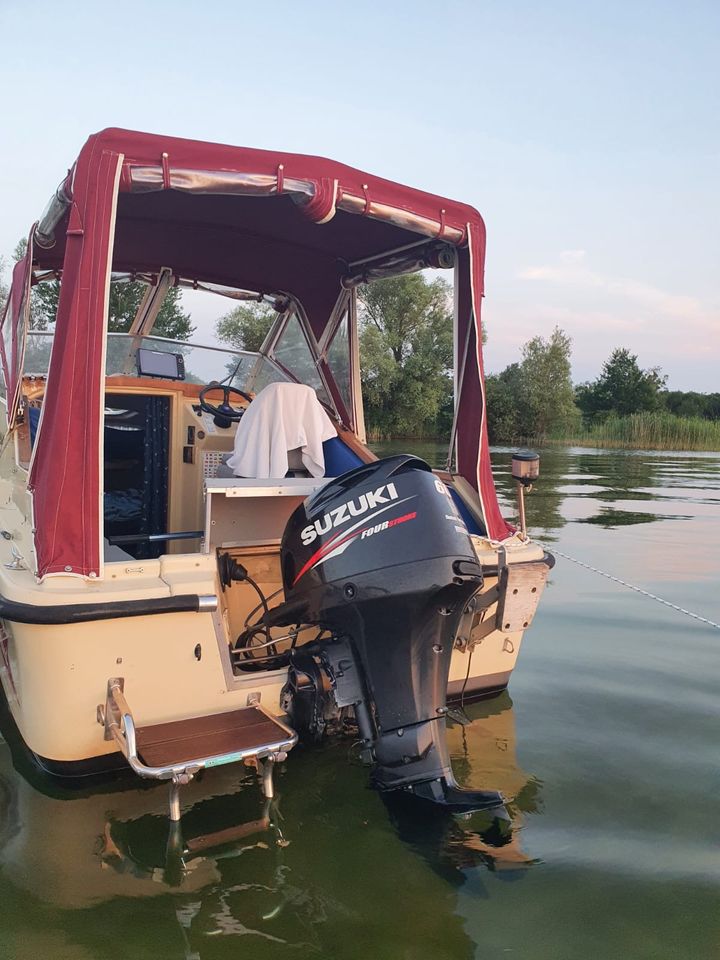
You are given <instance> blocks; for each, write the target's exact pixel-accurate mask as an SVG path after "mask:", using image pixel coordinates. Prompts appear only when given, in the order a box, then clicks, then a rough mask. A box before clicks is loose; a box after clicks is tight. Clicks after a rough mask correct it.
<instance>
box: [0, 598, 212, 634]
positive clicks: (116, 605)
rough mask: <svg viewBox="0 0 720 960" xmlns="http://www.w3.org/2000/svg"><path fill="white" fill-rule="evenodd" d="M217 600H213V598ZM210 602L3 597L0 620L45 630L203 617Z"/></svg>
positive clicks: (0, 599)
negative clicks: (40, 600)
mask: <svg viewBox="0 0 720 960" xmlns="http://www.w3.org/2000/svg"><path fill="white" fill-rule="evenodd" d="M212 599H213V600H214V599H215V598H214V597H213V598H212ZM209 600H210V598H207V600H206V598H205V597H200V596H198V594H192V593H187V594H180V595H178V596H175V597H153V598H149V599H143V600H115V601H113V602H112V603H69V604H53V605H51V604H42V605H41V604H34V603H17V602H16V601H14V600H6V599H5V597H3V596H0V618H2V619H3V620H10V621H12V622H13V623H37V624H43V625H46V626H51V625H57V624H66V623H90V622H92V621H93V620H114V619H116V618H117V617H149V616H154V615H156V614H160V613H204V612H206V611H210V610H212V609H213V607H212V605H211V604H209V603H208V601H209Z"/></svg>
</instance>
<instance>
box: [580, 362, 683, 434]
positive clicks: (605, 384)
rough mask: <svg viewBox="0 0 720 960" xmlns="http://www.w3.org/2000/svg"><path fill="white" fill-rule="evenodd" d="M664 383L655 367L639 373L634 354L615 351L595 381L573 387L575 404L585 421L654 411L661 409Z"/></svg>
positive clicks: (664, 377) (660, 372)
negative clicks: (575, 388) (574, 389)
mask: <svg viewBox="0 0 720 960" xmlns="http://www.w3.org/2000/svg"><path fill="white" fill-rule="evenodd" d="M666 381H667V377H666V376H664V375H663V374H662V371H661V370H660V368H659V367H652V368H650V369H649V370H642V369H641V368H640V366H639V365H638V362H637V356H636V355H635V354H634V353H630V351H629V350H627V349H625V348H624V347H618V349H616V350H613V352H612V353H611V354H610V356H609V357H608V359H607V360H606V361H605V363H604V364H603V368H602V372H601V374H600V376H599V377H598V379H597V380H594V381H592V382H591V383H581V384H580V385H579V386H578V387H577V390H576V399H577V404H578V406H579V407H580V409H581V410H582V412H583V414H584V416H585V417H586V418H587V419H588V420H604V419H605V418H606V417H608V416H610V415H615V416H618V417H624V416H627V415H629V414H631V413H642V412H644V411H647V410H657V409H658V408H659V407H661V406H662V390H663V388H664V387H665V383H666Z"/></svg>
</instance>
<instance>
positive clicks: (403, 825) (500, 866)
mask: <svg viewBox="0 0 720 960" xmlns="http://www.w3.org/2000/svg"><path fill="white" fill-rule="evenodd" d="M463 714H464V718H465V720H466V721H469V722H460V720H461V719H463ZM455 717H456V718H457V719H456V720H455V722H451V723H449V724H448V735H447V736H448V747H449V749H450V755H451V758H452V765H453V771H454V773H455V775H456V777H457V779H458V781H459V783H460V784H461V785H462V786H463V788H465V789H472V788H473V787H476V786H477V785H479V784H481V783H489V782H492V783H493V784H496V785H497V788H498V790H499V791H500V793H502V795H503V796H504V797H505V798H506V805H505V810H506V812H507V819H503V818H495V819H492V818H490V817H489V816H488V814H487V813H485V814H483V813H476V814H469V815H466V816H453V817H445V818H442V817H438V816H436V815H435V814H434V812H433V811H431V810H428V811H426V814H427V815H426V816H425V817H422V816H418V812H417V811H416V810H415V809H414V808H411V807H410V806H409V805H402V804H398V803H396V802H395V798H392V799H393V802H394V808H395V810H396V811H397V813H398V814H399V815H396V817H395V818H394V822H395V825H396V827H397V828H398V831H399V833H400V836H401V837H402V838H403V839H404V840H405V841H407V842H409V843H411V844H412V846H413V847H414V848H415V849H416V850H417V852H419V853H420V854H422V855H423V856H425V857H426V859H428V860H429V861H430V862H433V861H435V863H436V864H437V866H439V867H442V868H444V870H443V872H446V870H447V868H448V867H450V868H452V869H454V870H463V871H464V870H467V869H468V868H472V867H476V866H480V865H482V866H485V867H487V868H488V869H489V870H492V871H494V872H500V871H502V872H512V871H521V870H524V869H525V868H527V867H529V866H531V865H532V864H534V863H535V862H537V861H535V860H534V859H532V858H531V857H530V856H529V855H528V854H527V853H526V852H525V851H524V850H523V848H522V827H523V822H524V818H525V816H526V815H527V814H532V813H537V812H539V811H540V809H541V797H540V791H541V788H542V784H541V782H540V781H538V780H536V779H535V778H534V777H532V776H529V775H528V774H526V773H524V772H523V770H521V768H520V766H519V764H518V760H517V749H516V736H515V717H514V713H513V707H512V700H511V699H510V695H509V694H508V692H507V691H504V692H503V693H501V694H500V695H499V696H497V697H493V698H492V699H489V700H483V701H480V702H476V703H472V704H466V705H465V707H464V709H462V710H457V711H455Z"/></svg>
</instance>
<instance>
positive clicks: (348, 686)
mask: <svg viewBox="0 0 720 960" xmlns="http://www.w3.org/2000/svg"><path fill="white" fill-rule="evenodd" d="M281 564H282V576H283V585H284V589H285V602H284V603H282V604H281V605H280V606H278V607H275V608H273V609H271V610H270V611H269V613H267V614H266V615H265V617H264V618H263V622H264V624H265V625H266V626H268V627H270V626H280V625H289V624H296V623H304V624H317V625H318V626H319V627H321V628H322V629H323V630H326V631H329V632H330V634H331V636H330V639H328V640H320V641H315V642H314V643H311V644H305V645H303V646H301V647H299V648H297V649H295V650H294V651H293V653H292V657H291V661H290V670H289V679H288V684H287V685H286V687H285V691H284V704H285V707H286V709H287V710H288V712H289V713H290V715H291V717H292V720H293V723H294V725H295V726H296V728H298V729H299V731H300V733H301V735H303V733H304V734H306V735H310V736H314V737H318V735H319V734H321V733H322V730H323V726H324V718H325V717H327V716H328V708H330V707H344V706H350V705H351V706H352V707H353V708H354V712H355V718H356V720H357V723H358V727H359V730H360V735H361V738H362V740H363V742H364V747H365V753H366V756H367V757H368V758H369V759H370V760H371V761H372V762H373V764H374V766H373V771H372V778H373V781H374V782H375V784H376V785H377V786H378V787H379V788H380V789H382V790H396V789H404V790H407V791H411V792H412V793H413V794H415V795H416V796H418V797H422V798H424V799H426V800H431V801H434V802H436V803H440V804H445V805H447V806H448V807H450V808H452V809H456V810H476V809H488V808H492V807H498V806H501V805H502V802H503V801H502V797H501V795H500V794H498V793H496V792H494V791H492V792H485V791H472V792H470V791H464V790H461V789H460V788H459V787H458V785H457V784H456V782H455V779H454V777H453V773H452V768H451V764H450V757H449V754H448V749H447V744H446V739H445V716H446V713H447V704H446V695H447V685H448V673H449V669H450V658H451V656H452V651H453V645H454V642H455V637H456V634H457V630H458V625H459V622H460V619H461V617H462V615H463V612H464V611H465V609H466V607H467V605H468V603H469V601H470V599H471V598H472V597H473V595H474V594H475V593H476V592H477V591H478V590H479V589H480V587H481V586H482V582H483V579H482V571H481V568H480V566H479V564H478V562H477V559H476V556H475V553H474V550H473V547H472V544H471V542H470V538H469V536H468V533H467V529H466V527H465V524H464V523H463V521H462V519H461V518H460V516H459V514H458V512H457V509H456V508H455V505H454V503H453V501H452V499H451V497H450V494H449V491H448V489H447V487H446V486H445V484H444V483H443V482H442V481H441V480H440V479H438V478H437V477H435V476H434V475H433V474H432V472H431V470H430V467H429V466H428V465H427V464H426V463H425V462H424V461H423V460H419V459H418V458H417V457H413V456H408V455H403V456H394V457H388V458H387V459H385V460H380V461H377V462H375V463H370V464H366V465H364V466H361V467H358V468H357V469H355V470H352V471H350V472H349V473H346V474H344V475H343V476H341V477H339V478H338V479H337V480H333V481H331V482H330V483H328V484H327V486H325V487H323V489H322V490H320V491H319V492H318V493H317V494H315V495H314V496H313V497H311V498H309V499H308V500H306V501H305V503H304V504H302V505H301V506H300V507H298V508H297V509H296V510H295V512H294V513H293V514H292V516H291V517H290V519H289V521H288V524H287V526H286V528H285V533H284V535H283V539H282V546H281Z"/></svg>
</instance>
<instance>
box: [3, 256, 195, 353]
mask: <svg viewBox="0 0 720 960" xmlns="http://www.w3.org/2000/svg"><path fill="white" fill-rule="evenodd" d="M26 250H27V240H25V239H23V240H20V241H19V242H18V243H17V245H16V247H15V250H14V251H13V259H14V260H15V261H17V260H20V259H21V258H22V257H24V256H25V251H26ZM146 290H147V284H145V283H143V282H142V281H140V280H132V281H127V280H112V281H111V282H110V299H109V310H108V316H109V319H108V330H109V331H110V333H127V331H128V330H129V329H130V325H131V324H132V322H133V320H134V319H135V315H136V313H137V311H138V307H139V306H140V302H141V301H142V298H143V297H144V296H145V291H146ZM59 301H60V283H59V282H58V281H57V280H45V281H43V282H42V283H38V284H36V285H35V286H34V287H33V289H32V296H31V299H30V328H31V329H32V330H47V329H48V328H49V327H50V326H51V325H52V324H53V323H55V318H56V317H57V309H58V303H59ZM194 331H195V327H194V326H193V325H192V323H191V322H190V314H189V313H187V312H186V311H185V310H183V308H182V290H181V289H180V287H171V288H170V289H169V290H168V292H167V295H166V297H165V300H164V301H163V305H162V306H161V307H160V311H159V313H158V315H157V319H156V320H155V326H154V327H153V331H152V332H153V334H154V335H155V336H157V337H167V338H168V339H170V340H187V339H188V338H189V337H190V336H191V335H192V334H193V333H194Z"/></svg>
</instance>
